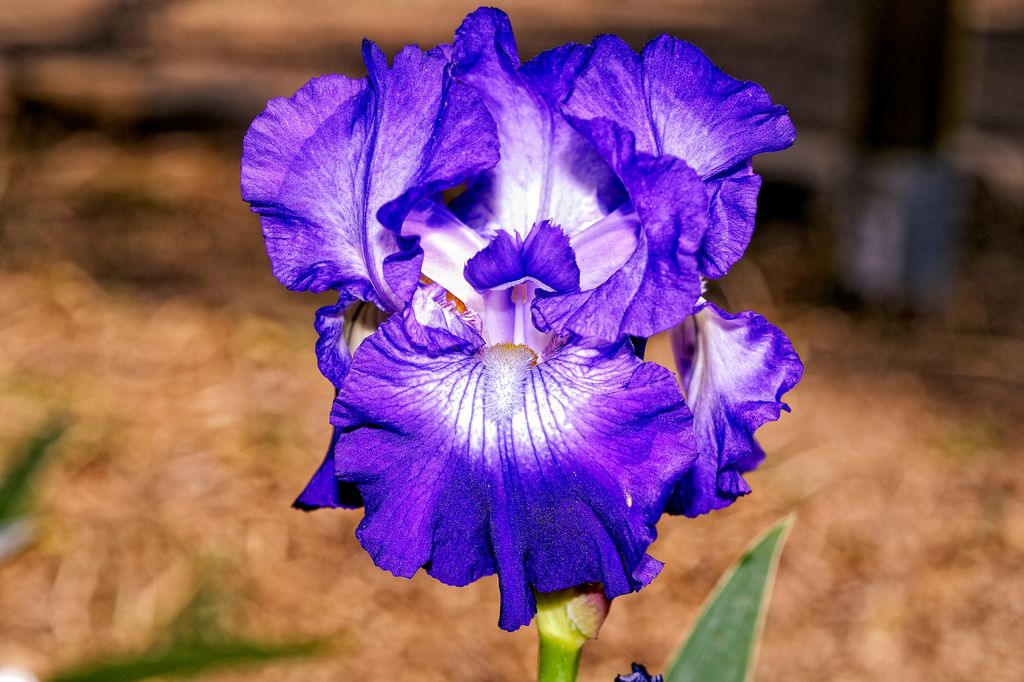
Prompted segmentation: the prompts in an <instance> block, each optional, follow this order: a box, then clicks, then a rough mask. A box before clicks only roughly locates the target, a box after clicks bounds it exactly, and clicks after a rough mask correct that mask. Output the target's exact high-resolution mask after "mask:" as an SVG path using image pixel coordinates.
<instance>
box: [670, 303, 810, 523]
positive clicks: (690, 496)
mask: <svg viewBox="0 0 1024 682" xmlns="http://www.w3.org/2000/svg"><path fill="white" fill-rule="evenodd" d="M672 350H673V353H674V355H675V360H676V367H677V369H678V371H679V376H680V377H681V378H682V381H683V390H684V393H685V394H686V403H687V405H689V406H690V410H692V412H693V428H694V433H695V436H696V443H697V450H698V456H697V460H696V462H695V463H694V465H693V467H691V468H690V470H689V471H687V472H686V474H685V475H684V476H683V478H682V479H681V480H680V481H679V483H677V484H676V488H675V490H674V492H673V494H672V498H671V500H670V502H669V506H668V511H669V513H674V514H685V515H686V516H698V515H700V514H705V513H707V512H709V511H712V510H714V509H720V508H722V507H727V506H729V505H730V504H732V502H733V501H734V500H735V499H736V498H737V497H740V496H742V495H745V494H747V493H749V492H750V487H749V486H748V485H747V483H746V481H744V480H743V476H742V474H743V473H745V472H747V471H750V470H752V469H754V468H755V467H757V465H758V464H760V462H761V460H762V459H764V452H763V451H762V450H761V448H760V447H759V446H758V445H757V443H756V442H755V440H754V432H755V431H757V429H758V428H759V427H760V426H761V425H763V424H765V423H766V422H769V421H774V420H776V419H778V418H779V415H780V414H781V412H782V410H786V411H788V410H789V407H788V406H787V405H786V404H785V403H784V402H782V396H783V395H784V394H785V393H786V392H787V391H789V390H790V389H792V388H793V387H794V386H796V384H797V382H799V381H800V377H801V375H802V374H803V364H802V363H801V362H800V358H799V357H798V356H797V354H796V352H795V351H794V350H793V344H792V343H790V341H789V339H788V338H786V335H785V334H783V333H782V331H780V330H779V329H778V328H777V327H775V326H773V325H772V324H770V323H769V322H768V321H767V320H766V319H765V318H764V317H762V316H760V315H758V314H757V313H755V312H752V311H746V312H742V313H737V314H731V313H727V312H725V311H724V310H722V309H721V308H719V307H718V306H716V305H714V304H713V303H704V304H703V305H702V306H701V307H700V309H699V310H698V312H697V313H696V314H695V315H694V316H693V317H691V318H690V319H688V320H687V321H686V322H684V323H683V324H681V325H680V326H679V327H677V328H675V329H673V330H672Z"/></svg>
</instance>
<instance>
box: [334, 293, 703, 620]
mask: <svg viewBox="0 0 1024 682" xmlns="http://www.w3.org/2000/svg"><path fill="white" fill-rule="evenodd" d="M535 360H536V356H535V355H534V354H533V353H532V351H530V350H529V349H528V348H525V347H524V346H514V345H510V344H499V345H497V346H490V347H486V346H484V345H483V342H482V340H481V338H480V336H479V334H477V333H476V332H475V331H474V330H472V329H471V328H469V327H468V326H466V325H465V324H463V323H461V322H460V320H459V318H458V316H457V315H454V314H453V313H451V312H449V311H448V310H445V309H444V308H442V306H440V305H438V304H437V303H436V302H434V300H433V299H429V298H427V297H425V296H421V295H420V294H417V301H416V302H415V304H414V306H413V307H411V308H410V310H409V311H408V312H407V313H406V314H405V315H403V316H399V315H396V316H393V317H392V318H391V319H390V320H388V321H387V322H386V323H384V325H383V326H382V327H381V329H380V331H379V332H378V333H377V334H375V335H374V336H373V337H371V338H370V339H368V340H367V342H366V343H364V344H363V346H362V347H360V349H359V350H358V351H357V352H356V353H355V356H354V360H353V364H352V367H351V369H350V371H349V375H348V378H347V379H346V382H345V385H344V387H343V388H342V390H341V392H340V394H339V395H338V397H337V399H336V401H335V407H334V410H333V413H332V417H331V419H332V422H333V423H334V424H335V425H337V426H338V427H339V428H340V429H341V430H342V431H343V433H342V435H341V437H340V438H339V439H338V442H337V445H336V447H335V464H336V467H337V474H338V477H339V478H340V479H341V480H342V481H345V482H350V483H353V484H355V485H356V486H357V488H358V490H359V492H360V493H361V495H362V497H363V499H364V501H365V504H366V516H365V518H364V519H363V521H362V523H361V524H360V526H359V529H358V531H357V535H358V537H359V540H360V542H361V543H362V545H363V547H364V548H366V550H367V551H368V552H369V553H370V555H371V556H372V557H373V559H374V561H375V562H376V563H377V565H378V566H380V567H382V568H385V569H387V570H389V571H391V572H392V573H394V574H396V575H399V576H405V577H409V576H412V575H413V574H414V573H415V572H416V571H417V570H418V569H420V568H421V567H422V568H426V570H427V571H428V572H429V573H430V574H431V575H433V576H434V577H435V578H437V579H439V580H441V581H443V582H445V583H447V584H451V585H465V584H468V583H470V582H472V581H474V580H476V579H478V578H480V577H482V576H485V575H489V574H491V573H495V572H496V573H497V574H498V578H499V585H500V590H501V595H502V605H501V617H500V625H501V627H503V628H505V629H508V630H513V629H516V628H518V627H520V626H522V625H524V624H526V623H528V622H529V621H530V619H531V618H532V616H533V613H534V611H535V602H534V598H533V594H532V591H531V590H540V591H552V590H558V589H564V588H568V587H571V586H574V585H580V584H584V583H590V582H599V583H601V584H603V585H604V589H605V592H606V594H607V595H608V596H609V597H615V596H618V595H621V594H624V593H627V592H631V591H634V590H637V589H639V588H640V587H642V586H643V585H645V584H647V583H648V582H649V581H650V580H652V579H653V578H654V576H655V575H656V574H657V572H658V569H659V568H660V564H658V562H656V561H655V560H654V559H652V558H650V557H649V556H648V555H647V554H646V549H647V547H648V545H649V544H650V543H651V542H652V541H653V539H654V537H655V528H654V524H655V522H656V521H657V519H658V517H659V516H660V514H661V513H662V511H663V509H664V505H665V503H666V498H667V493H668V491H670V490H671V487H672V484H673V483H674V482H675V481H676V480H677V479H678V478H679V476H680V475H681V474H682V472H683V471H684V470H685V469H686V467H687V466H688V464H689V463H690V461H691V460H692V458H693V443H692V442H687V440H686V437H685V436H682V435H681V434H686V433H689V432H690V429H689V424H690V415H689V412H688V411H687V409H686V406H685V404H684V403H683V401H682V399H681V394H680V393H679V390H678V387H677V386H676V384H675V382H674V380H673V378H672V376H671V375H670V374H669V373H668V372H667V371H666V370H665V369H664V368H662V367H659V366H657V365H653V364H651V363H644V362H641V361H640V360H638V359H637V358H636V357H634V356H633V354H632V353H631V352H630V348H629V346H628V344H619V345H616V346H613V347H608V346H598V347H593V346H587V345H569V346H566V347H564V348H563V349H561V351H560V352H559V353H558V354H556V355H555V356H553V357H551V358H550V359H548V360H547V361H545V362H542V363H540V364H534V361H535Z"/></svg>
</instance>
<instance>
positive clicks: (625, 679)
mask: <svg viewBox="0 0 1024 682" xmlns="http://www.w3.org/2000/svg"><path fill="white" fill-rule="evenodd" d="M662 680H663V678H662V676H661V675H652V674H650V673H649V672H647V668H645V667H644V666H642V665H640V664H639V663H634V664H633V672H631V673H629V674H628V675H617V676H616V677H615V682H662Z"/></svg>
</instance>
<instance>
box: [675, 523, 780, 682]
mask: <svg viewBox="0 0 1024 682" xmlns="http://www.w3.org/2000/svg"><path fill="white" fill-rule="evenodd" d="M792 525H793V517H792V516H788V517H786V518H784V519H782V520H781V521H779V522H778V523H776V524H775V525H774V526H772V527H771V528H769V529H768V530H767V531H765V532H764V533H763V534H762V535H761V536H760V537H759V538H758V539H756V540H755V541H754V542H753V543H752V544H751V545H750V546H749V547H748V548H747V550H746V551H745V552H744V553H743V556H741V557H740V559H739V561H737V562H736V564H735V565H733V567H732V568H731V569H730V570H729V571H728V572H727V573H726V574H725V575H723V576H722V578H721V580H719V581H718V585H717V586H716V587H715V590H714V592H712V594H711V596H710V597H709V598H708V601H707V602H706V603H705V605H704V609H703V610H702V611H701V614H700V617H699V618H698V619H697V623H696V625H694V627H693V630H692V631H691V632H690V635H689V637H687V639H686V642H685V643H684V644H683V646H682V648H681V649H680V650H679V652H678V653H677V654H676V655H675V656H674V657H673V660H672V662H671V663H670V664H669V666H668V672H667V673H666V674H665V680H666V682H749V681H750V680H752V679H753V678H754V667H755V664H756V662H757V645H758V642H759V641H760V639H761V631H762V630H763V629H764V619H765V614H766V613H767V612H768V599H769V597H770V595H771V591H772V584H773V583H774V581H775V571H776V569H777V568H778V565H779V555H780V554H781V553H782V546H783V545H784V544H785V542H786V536H787V535H788V534H789V529H790V528H791V527H792Z"/></svg>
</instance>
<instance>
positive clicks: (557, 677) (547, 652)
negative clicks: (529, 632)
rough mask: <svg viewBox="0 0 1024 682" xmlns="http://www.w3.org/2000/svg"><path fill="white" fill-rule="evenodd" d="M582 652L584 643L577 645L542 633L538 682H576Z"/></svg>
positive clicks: (538, 662)
mask: <svg viewBox="0 0 1024 682" xmlns="http://www.w3.org/2000/svg"><path fill="white" fill-rule="evenodd" d="M582 650H583V642H580V643H579V644H576V643H575V642H567V641H566V640H563V639H559V638H557V637H550V636H545V635H544V633H541V635H540V653H539V656H538V660H537V682H576V675H577V673H578V672H579V669H580V653H581V651H582Z"/></svg>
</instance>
